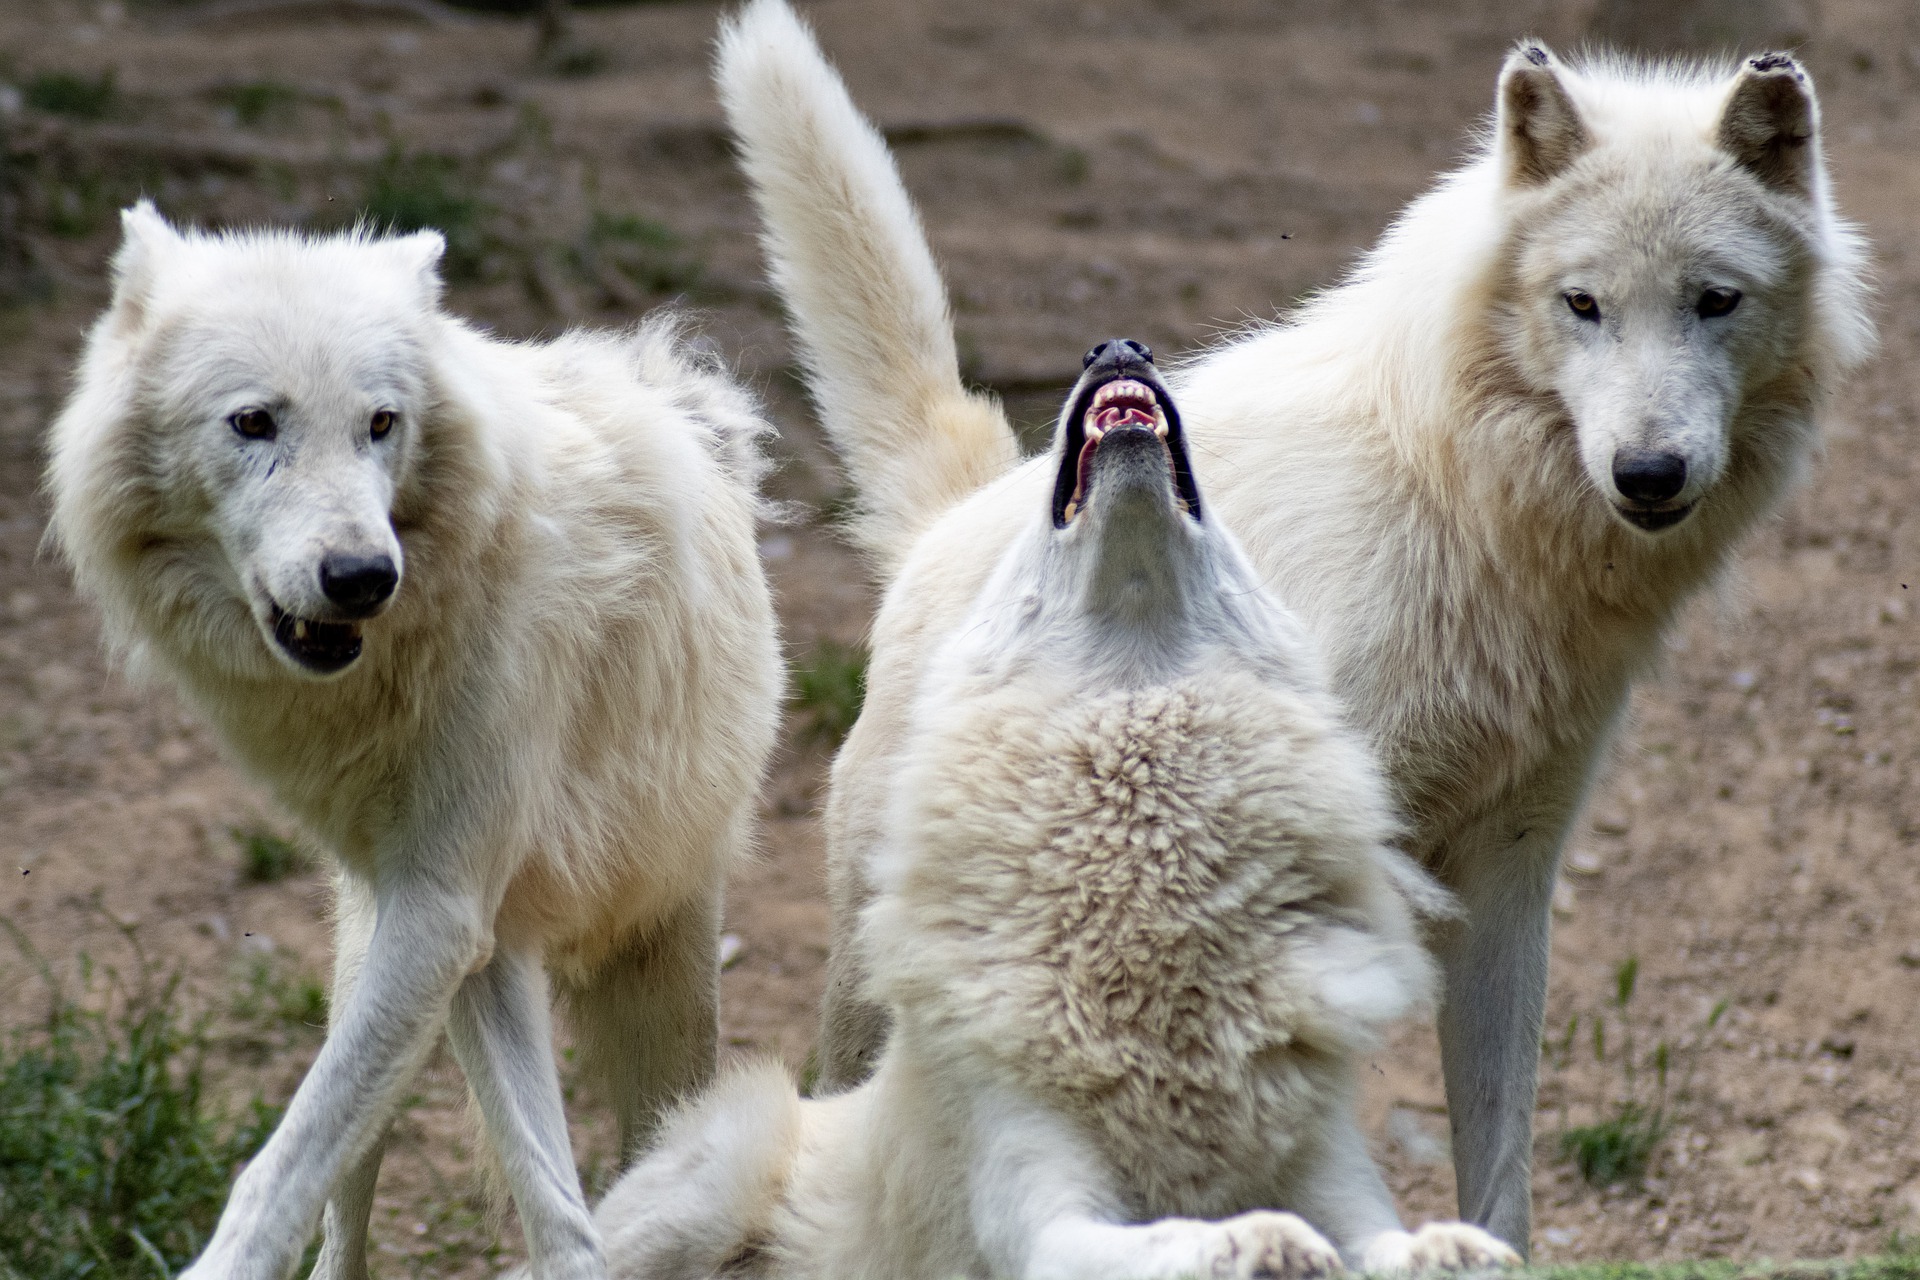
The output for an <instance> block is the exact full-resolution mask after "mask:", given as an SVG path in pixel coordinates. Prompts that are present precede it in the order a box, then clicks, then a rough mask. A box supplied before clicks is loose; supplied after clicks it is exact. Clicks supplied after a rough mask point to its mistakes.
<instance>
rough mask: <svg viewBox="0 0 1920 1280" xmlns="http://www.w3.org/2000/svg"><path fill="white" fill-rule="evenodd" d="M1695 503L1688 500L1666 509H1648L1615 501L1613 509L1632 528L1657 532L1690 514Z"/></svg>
mask: <svg viewBox="0 0 1920 1280" xmlns="http://www.w3.org/2000/svg"><path fill="white" fill-rule="evenodd" d="M1696 505H1698V504H1696V503H1692V502H1689V503H1688V504H1687V505H1686V506H1684V507H1674V508H1672V509H1671V510H1667V511H1648V510H1645V509H1643V508H1637V507H1623V506H1621V505H1619V504H1618V503H1615V504H1614V508H1613V509H1614V511H1615V512H1616V513H1617V514H1618V515H1619V517H1620V518H1621V519H1622V520H1625V521H1626V522H1627V523H1628V524H1630V525H1632V526H1633V527H1634V528H1636V529H1640V530H1643V531H1644V532H1647V533H1659V532H1661V531H1663V530H1666V529H1671V528H1673V526H1675V525H1677V524H1679V523H1680V522H1681V521H1682V520H1685V519H1686V518H1687V517H1688V516H1690V515H1692V514H1693V509H1694V507H1695V506H1696Z"/></svg>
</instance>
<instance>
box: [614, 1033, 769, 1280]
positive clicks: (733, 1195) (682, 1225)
mask: <svg viewBox="0 0 1920 1280" xmlns="http://www.w3.org/2000/svg"><path fill="white" fill-rule="evenodd" d="M801 1105H802V1104H801V1101H800V1096H799V1094H798V1093H797V1092H796V1091H795V1090H794V1087H793V1082H792V1080H791V1079H789V1078H788V1076H787V1073H786V1071H785V1070H783V1069H782V1068H781V1067H779V1066H778V1065H776V1064H773V1063H765V1064H762V1065H759V1066H753V1067H747V1068H745V1069H742V1070H737V1071H733V1072H730V1073H728V1074H726V1075H724V1076H723V1077H722V1078H721V1079H720V1080H719V1082H718V1083H716V1084H715V1085H714V1086H713V1088H712V1089H710V1090H708V1091H707V1092H706V1093H705V1094H703V1095H702V1096H701V1098H700V1099H699V1100H698V1101H697V1102H694V1103H692V1104H690V1105H689V1106H687V1107H684V1108H682V1109H681V1110H680V1111H679V1112H677V1113H675V1114H674V1115H671V1116H669V1117H668V1118H667V1119H666V1120H665V1121H664V1122H663V1123H662V1124H661V1127H660V1132H659V1136H658V1138H657V1139H656V1141H655V1143H654V1146H653V1149H652V1150H651V1151H649V1152H648V1153H647V1155H646V1156H645V1157H643V1158H642V1159H641V1161H640V1162H639V1163H638V1164H636V1165H635V1166H634V1167H633V1168H632V1169H630V1170H628V1171H627V1173H626V1175H625V1176H624V1177H622V1178H621V1179H620V1181H619V1182H617V1183H615V1184H614V1187H613V1190H611V1191H609V1192H607V1195H606V1198H605V1199H604V1200H602V1201H601V1202H600V1204H599V1207H598V1208H596V1209H595V1210H594V1212H593V1218H594V1223H595V1224H596V1225H597V1226H598V1227H599V1228H600V1235H601V1240H602V1241H603V1243H604V1246H605V1248H606V1253H607V1274H608V1275H609V1276H611V1277H613V1280H642V1278H643V1277H644V1278H645V1280H707V1277H710V1276H713V1275H716V1274H718V1273H719V1272H720V1271H721V1269H722V1268H723V1267H726V1268H728V1270H729V1273H737V1274H756V1273H757V1272H758V1270H759V1268H757V1267H755V1266H754V1265H753V1264H754V1262H755V1261H756V1258H755V1256H754V1255H755V1254H756V1252H758V1251H762V1250H765V1249H767V1248H769V1247H771V1246H772V1245H773V1232H774V1220H775V1216H776V1214H777V1213H778V1212H779V1208H780V1204H781V1201H782V1200H783V1199H784V1198H785V1196H786V1192H787V1182H788V1179H789V1178H790V1177H791V1175H792V1172H793V1164H794V1160H795V1158H796V1157H797V1155H798V1152H799V1147H800V1138H801V1112H800V1108H801Z"/></svg>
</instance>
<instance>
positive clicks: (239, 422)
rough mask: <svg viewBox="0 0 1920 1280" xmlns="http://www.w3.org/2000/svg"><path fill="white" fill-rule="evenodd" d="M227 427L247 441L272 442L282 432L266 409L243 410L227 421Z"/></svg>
mask: <svg viewBox="0 0 1920 1280" xmlns="http://www.w3.org/2000/svg"><path fill="white" fill-rule="evenodd" d="M227 425H228V426H230V427H232V428H233V429H234V431H235V432H237V433H238V434H239V435H240V436H241V438H243V439H246V440H271V439H273V438H274V436H275V435H277V434H279V431H280V428H279V427H278V426H277V425H276V424H275V423H274V421H273V415H272V414H270V413H268V412H267V411H266V410H265V409H242V410H241V411H240V412H238V413H236V414H234V415H233V416H232V417H231V418H228V419H227Z"/></svg>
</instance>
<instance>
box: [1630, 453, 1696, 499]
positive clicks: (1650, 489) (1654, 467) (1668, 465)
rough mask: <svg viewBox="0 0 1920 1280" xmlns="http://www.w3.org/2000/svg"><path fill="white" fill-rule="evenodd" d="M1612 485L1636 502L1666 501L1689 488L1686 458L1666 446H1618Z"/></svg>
mask: <svg viewBox="0 0 1920 1280" xmlns="http://www.w3.org/2000/svg"><path fill="white" fill-rule="evenodd" d="M1613 487H1614V488H1616V489H1618V490H1619V491H1620V496H1621V497H1623V498H1630V499H1632V500H1633V501H1635V502H1666V501H1668V500H1669V499H1671V498H1675V497H1678V496H1679V493H1680V491H1681V490H1682V489H1684V488H1686V487H1687V460H1686V459H1685V458H1683V457H1681V456H1680V455H1679V454H1677V453H1668V452H1666V451H1665V450H1664V449H1619V450H1616V451H1615V452H1614V455H1613Z"/></svg>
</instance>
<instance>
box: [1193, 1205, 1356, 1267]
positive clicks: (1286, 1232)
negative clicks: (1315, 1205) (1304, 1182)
mask: <svg viewBox="0 0 1920 1280" xmlns="http://www.w3.org/2000/svg"><path fill="white" fill-rule="evenodd" d="M1214 1225H1215V1227H1216V1228H1217V1229H1218V1231H1219V1232H1220V1239H1219V1244H1218V1249H1217V1251H1216V1252H1215V1253H1214V1254H1213V1256H1212V1257H1211V1258H1209V1259H1208V1260H1207V1261H1208V1266H1207V1269H1206V1270H1205V1271H1204V1272H1202V1274H1203V1275H1206V1276H1208V1277H1209V1280H1212V1278H1213V1277H1218V1278H1219V1280H1296V1278H1298V1280H1306V1278H1307V1277H1312V1276H1330V1275H1333V1274H1335V1273H1336V1272H1338V1271H1340V1270H1342V1267H1341V1265H1340V1251H1339V1250H1338V1249H1335V1248H1334V1247H1333V1246H1332V1245H1331V1244H1329V1243H1328V1242H1327V1238H1326V1237H1325V1236H1323V1235H1321V1234H1320V1233H1319V1232H1318V1231H1315V1230H1314V1229H1313V1228H1312V1227H1310V1226H1308V1225H1307V1223H1306V1220H1305V1219H1304V1218H1298V1217H1295V1216H1294V1215H1293V1214H1291V1213H1273V1212H1270V1211H1267V1210H1260V1211H1258V1212H1254V1213H1243V1214H1241V1215H1240V1216H1238V1217H1235V1218H1228V1219H1227V1220H1226V1221H1224V1222H1219V1223H1215V1224H1214Z"/></svg>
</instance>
